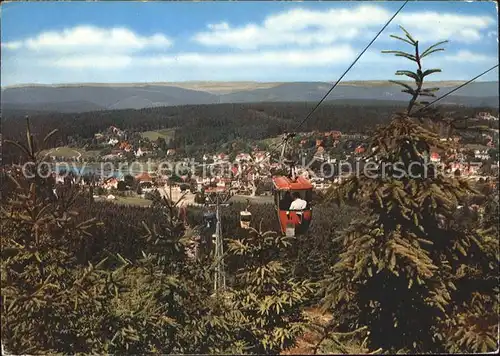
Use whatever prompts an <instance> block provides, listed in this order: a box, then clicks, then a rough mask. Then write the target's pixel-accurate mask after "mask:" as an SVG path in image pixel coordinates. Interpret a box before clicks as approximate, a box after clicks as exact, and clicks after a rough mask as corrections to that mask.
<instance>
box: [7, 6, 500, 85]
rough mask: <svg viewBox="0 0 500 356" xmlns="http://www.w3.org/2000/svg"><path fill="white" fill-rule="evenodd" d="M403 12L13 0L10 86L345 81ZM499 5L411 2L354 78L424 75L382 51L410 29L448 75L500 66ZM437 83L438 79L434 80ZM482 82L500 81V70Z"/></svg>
mask: <svg viewBox="0 0 500 356" xmlns="http://www.w3.org/2000/svg"><path fill="white" fill-rule="evenodd" d="M401 5H402V2H399V1H390V2H375V1H365V2H363V1H337V2H325V1H322V2H312V1H302V2H301V1H293V2H263V1H261V2H234V1H231V2H118V1H109V2H24V3H22V2H21V3H20V2H15V3H14V2H12V3H2V5H1V12H0V15H1V50H2V51H1V78H0V80H1V85H2V87H4V86H9V85H18V84H27V83H37V84H59V83H85V82H92V83H124V82H134V83H135V82H178V81H261V82H283V81H285V82H286V81H325V82H326V81H335V80H337V79H338V78H339V77H340V75H341V74H342V73H343V72H344V71H345V69H346V68H347V67H348V66H349V65H350V64H351V62H352V61H353V60H354V59H355V58H356V56H357V55H358V54H359V53H360V52H361V51H362V50H363V49H364V47H365V46H366V45H367V44H368V43H369V42H370V41H371V40H372V38H373V37H374V36H375V34H376V33H377V32H378V31H379V30H380V29H381V28H382V26H383V25H384V24H385V22H386V21H387V20H388V19H389V18H390V17H391V16H392V15H393V14H394V13H395V12H396V10H397V9H398V8H399V7H400V6H401ZM496 6H497V5H496V3H495V2H454V1H440V2H437V1H436V2H434V1H432V2H431V1H412V2H409V3H408V4H407V5H406V6H405V8H404V9H403V10H402V11H401V12H400V13H399V14H398V15H397V16H396V18H395V19H394V20H393V21H392V23H391V25H390V26H389V27H388V28H387V29H386V30H385V31H384V32H383V33H382V34H381V35H380V37H379V38H378V39H377V40H376V41H375V42H374V43H373V45H372V46H371V47H370V48H369V50H368V51H367V52H366V53H365V54H364V55H363V56H362V57H361V59H360V60H359V61H358V62H357V63H356V65H355V66H354V67H353V68H352V70H351V71H350V72H349V73H348V75H347V76H346V77H345V78H344V80H346V81H348V80H387V79H395V75H394V72H395V71H396V70H397V69H408V68H410V69H411V68H413V64H414V63H412V62H410V61H408V60H407V59H405V58H402V57H395V56H393V55H389V54H382V53H381V50H387V49H398V50H405V51H406V50H409V51H411V50H412V49H411V46H410V45H408V44H406V43H404V42H401V41H397V40H394V39H392V38H390V37H389V35H390V34H396V35H403V37H404V34H402V31H401V30H400V29H399V26H400V25H401V26H403V27H405V28H406V29H407V30H408V31H409V32H410V33H411V34H412V35H413V37H414V38H415V39H417V40H418V41H419V45H420V48H421V49H425V48H427V47H428V46H430V45H432V44H433V43H435V42H436V41H441V40H449V42H448V43H446V44H445V45H444V47H445V48H446V50H445V51H443V52H437V53H435V54H433V55H430V56H429V57H426V58H425V60H424V67H426V68H441V69H442V73H437V74H434V75H433V76H432V79H433V80H467V79H469V78H472V77H474V76H476V75H477V74H479V73H481V72H482V71H484V70H485V69H488V68H489V67H492V66H493V65H495V64H498V33H497V28H498V16H497V8H496ZM429 78H431V77H429ZM481 80H498V69H497V70H494V71H492V72H490V73H489V74H488V75H486V76H484V77H482V78H481Z"/></svg>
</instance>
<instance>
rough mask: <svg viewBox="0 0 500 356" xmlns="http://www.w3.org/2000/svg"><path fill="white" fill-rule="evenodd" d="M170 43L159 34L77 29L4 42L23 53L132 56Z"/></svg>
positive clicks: (88, 28) (103, 29)
mask: <svg viewBox="0 0 500 356" xmlns="http://www.w3.org/2000/svg"><path fill="white" fill-rule="evenodd" d="M171 45H172V40H171V39H170V38H168V37H166V36H165V35H163V34H154V35H152V36H141V35H138V34H136V33H134V32H133V31H131V30H129V29H127V28H123V27H116V28H110V29H106V28H98V27H93V26H77V27H73V28H70V29H65V30H62V31H47V32H42V33H40V34H39V35H37V36H35V37H31V38H26V39H23V40H21V41H14V42H6V43H3V44H2V47H5V48H6V49H11V50H18V49H21V48H22V49H27V50H31V51H45V52H59V53H60V52H77V53H82V52H84V53H85V52H91V51H96V52H97V53H99V52H103V51H104V52H108V53H109V52H134V51H139V50H144V49H148V48H165V47H170V46H171Z"/></svg>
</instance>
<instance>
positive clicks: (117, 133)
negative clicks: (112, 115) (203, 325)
mask: <svg viewBox="0 0 500 356" xmlns="http://www.w3.org/2000/svg"><path fill="white" fill-rule="evenodd" d="M109 130H110V131H111V132H112V133H113V134H115V135H118V136H123V131H122V130H120V129H119V128H118V127H116V126H110V127H109Z"/></svg>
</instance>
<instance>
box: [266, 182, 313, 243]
mask: <svg viewBox="0 0 500 356" xmlns="http://www.w3.org/2000/svg"><path fill="white" fill-rule="evenodd" d="M273 185H274V187H273V188H274V202H275V205H276V210H277V212H278V219H279V223H280V227H281V232H282V233H283V234H285V235H286V236H290V237H291V236H296V235H301V234H304V233H305V232H307V230H308V229H309V225H310V223H311V220H312V209H311V200H312V190H313V186H312V185H311V183H310V182H309V180H307V179H306V178H304V177H297V178H293V176H292V178H290V177H284V176H277V177H274V178H273ZM293 195H295V196H296V197H299V198H300V199H302V200H304V201H305V202H306V203H307V204H306V206H305V207H304V208H303V209H295V210H290V208H291V205H292V199H293Z"/></svg>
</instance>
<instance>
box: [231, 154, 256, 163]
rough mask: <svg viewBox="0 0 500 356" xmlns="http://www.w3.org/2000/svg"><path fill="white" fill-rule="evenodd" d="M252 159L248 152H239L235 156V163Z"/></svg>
mask: <svg viewBox="0 0 500 356" xmlns="http://www.w3.org/2000/svg"><path fill="white" fill-rule="evenodd" d="M251 160H252V156H250V154H248V153H239V154H238V155H237V156H236V158H235V161H236V162H237V163H240V162H249V161H251Z"/></svg>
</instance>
